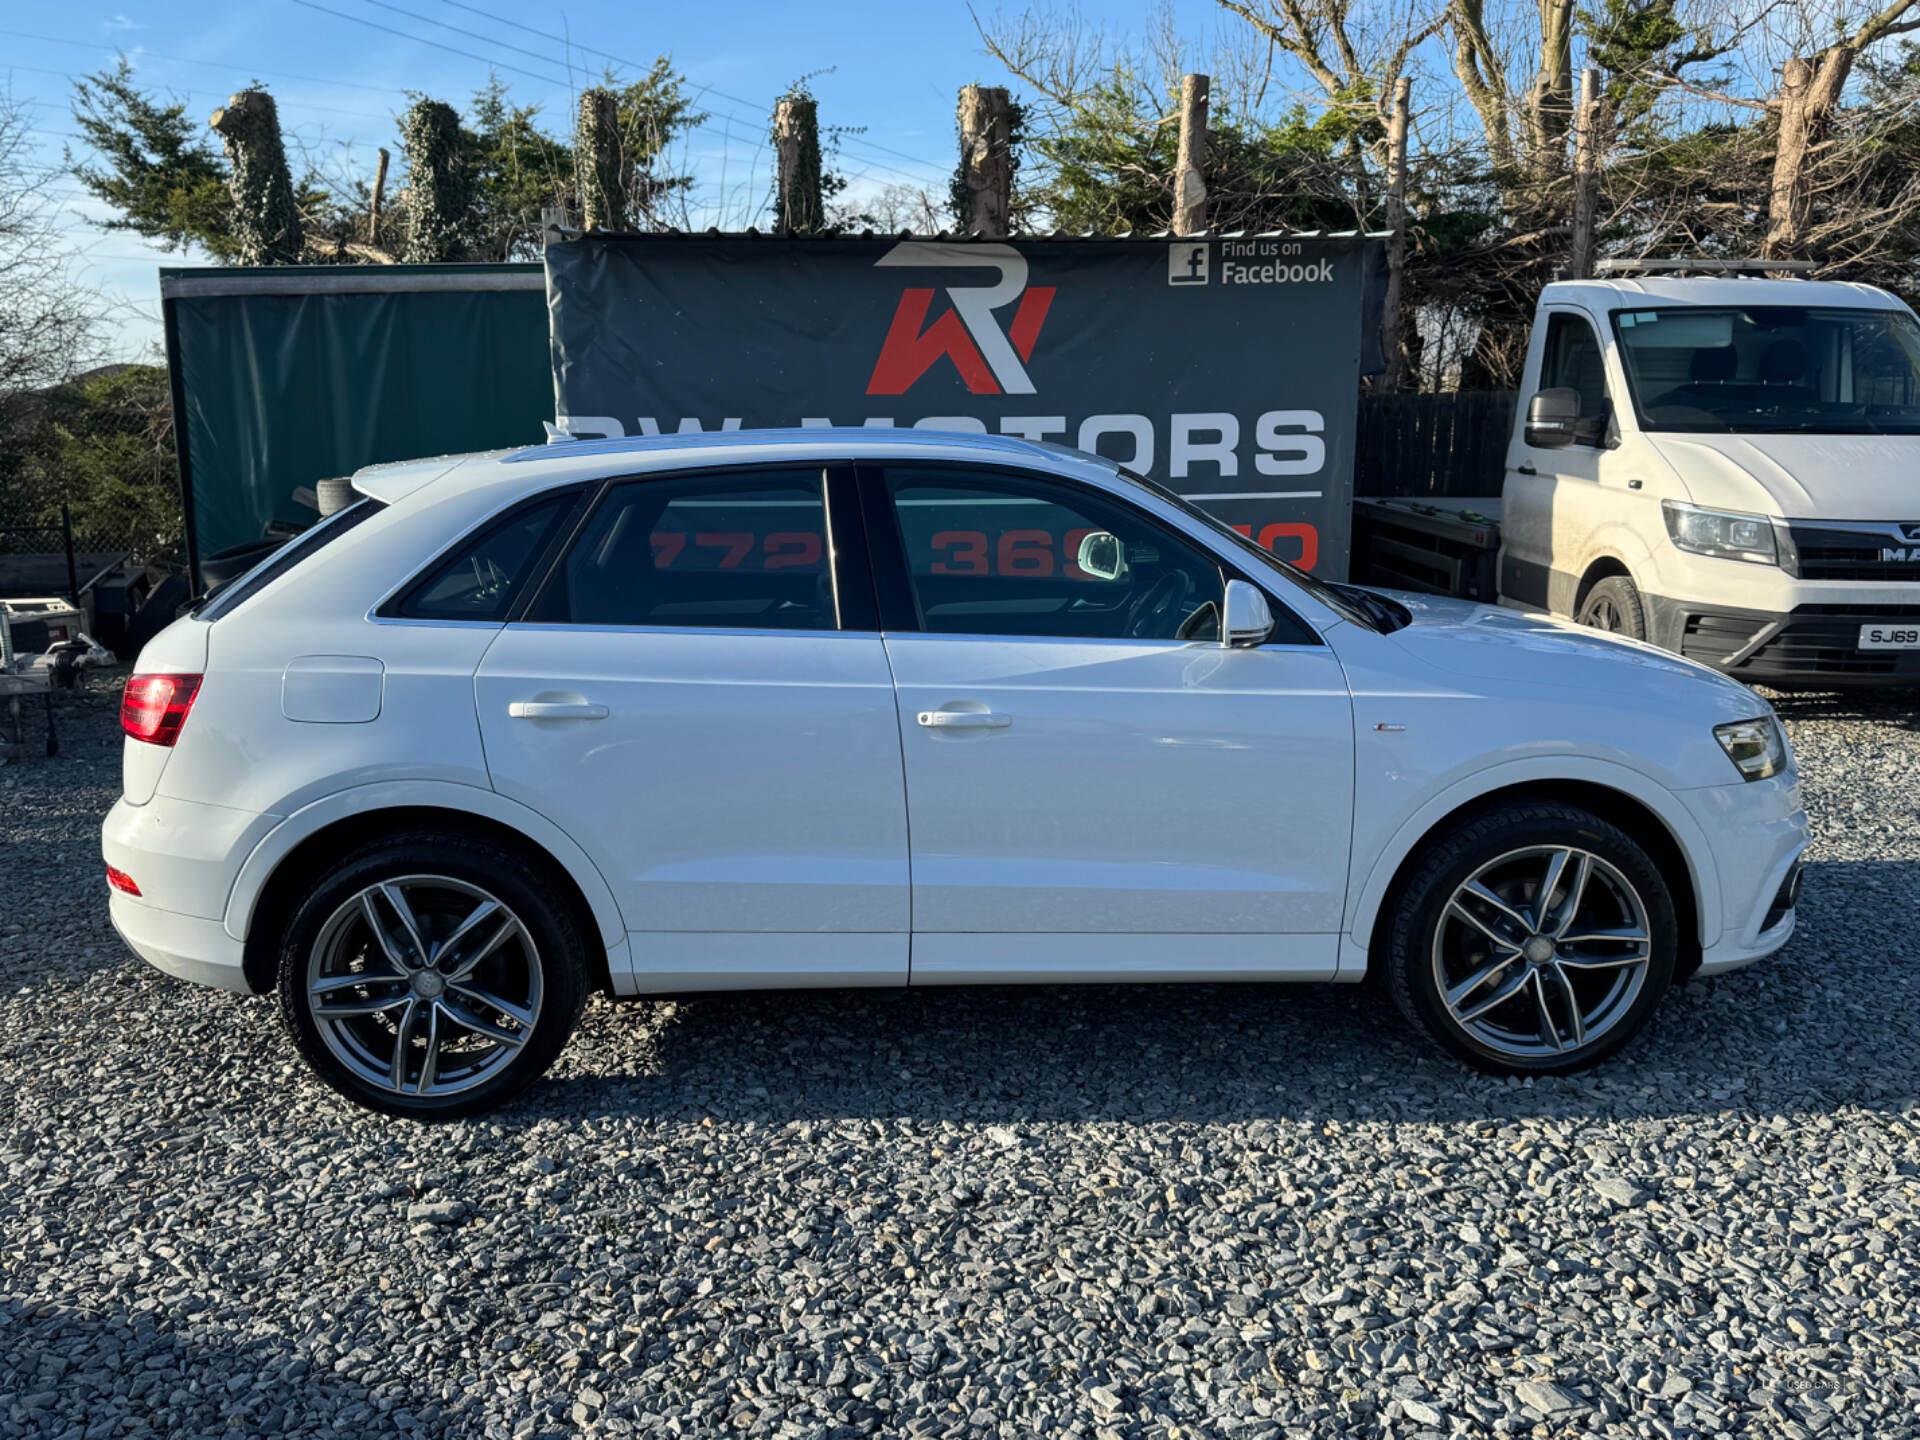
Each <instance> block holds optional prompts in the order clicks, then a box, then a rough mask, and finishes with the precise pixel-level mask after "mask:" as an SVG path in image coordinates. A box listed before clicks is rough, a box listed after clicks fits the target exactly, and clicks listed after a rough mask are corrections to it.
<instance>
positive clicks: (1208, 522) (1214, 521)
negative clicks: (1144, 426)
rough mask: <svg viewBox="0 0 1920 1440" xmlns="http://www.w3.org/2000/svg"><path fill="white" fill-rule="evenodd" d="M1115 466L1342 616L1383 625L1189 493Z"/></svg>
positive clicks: (1359, 622) (1371, 626)
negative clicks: (1207, 510) (1184, 493)
mask: <svg viewBox="0 0 1920 1440" xmlns="http://www.w3.org/2000/svg"><path fill="white" fill-rule="evenodd" d="M1114 469H1116V470H1118V471H1119V472H1120V473H1121V474H1122V475H1124V476H1125V477H1126V478H1127V479H1129V480H1131V481H1133V483H1134V484H1136V485H1138V486H1140V487H1141V488H1142V489H1144V490H1151V491H1152V492H1153V493H1154V494H1155V495H1158V496H1159V497H1160V498H1161V499H1162V500H1164V501H1166V502H1167V503H1168V504H1169V505H1174V506H1177V507H1179V509H1180V510H1182V511H1183V512H1184V513H1186V514H1188V515H1191V516H1192V517H1193V518H1194V519H1196V520H1198V521H1199V522H1200V523H1201V524H1202V525H1205V526H1206V527H1207V528H1208V529H1210V530H1212V531H1213V532H1214V533H1216V534H1218V535H1222V536H1225V537H1226V538H1227V539H1228V540H1231V541H1232V542H1233V543H1234V544H1235V545H1237V546H1239V547H1240V548H1241V549H1242V550H1244V551H1246V552H1247V553H1248V554H1249V555H1251V556H1253V557H1254V558H1255V559H1257V560H1259V561H1261V562H1262V563H1263V564H1265V565H1266V566H1267V567H1268V568H1269V569H1273V570H1278V571H1279V572H1280V573H1281V574H1282V575H1285V576H1286V577H1287V578H1288V579H1289V580H1291V581H1293V583H1294V584H1296V585H1298V586H1299V587H1300V588H1301V589H1303V590H1305V591H1306V592H1307V593H1308V594H1309V595H1311V596H1313V598H1314V599H1316V600H1318V601H1319V602H1320V603H1321V604H1322V605H1324V606H1326V607H1327V608H1328V609H1329V610H1331V611H1333V612H1334V613H1335V614H1337V615H1339V616H1341V617H1342V618H1343V619H1347V620H1351V621H1352V622H1353V623H1354V624H1356V625H1364V626H1366V627H1367V628H1368V629H1369V630H1378V629H1379V628H1380V626H1379V624H1378V623H1377V622H1376V621H1375V619H1374V618H1373V617H1372V616H1371V615H1369V614H1368V613H1367V612H1366V610H1365V609H1364V608H1363V607H1362V606H1360V605H1358V604H1356V603H1355V602H1354V601H1353V600H1352V599H1351V598H1350V597H1349V596H1347V595H1343V594H1342V593H1341V592H1340V591H1339V590H1338V589H1336V588H1335V587H1334V586H1331V585H1329V584H1327V583H1326V582H1325V581H1324V580H1316V579H1314V578H1313V576H1311V575H1309V574H1308V573H1307V572H1306V571H1304V570H1302V569H1301V568H1300V567H1299V566H1298V565H1294V564H1291V563H1289V562H1288V561H1285V560H1282V559H1281V558H1280V557H1279V556H1278V555H1276V554H1274V553H1273V552H1272V551H1271V550H1268V549H1267V548H1265V547H1264V546H1261V545H1256V544H1255V543H1254V542H1253V541H1252V540H1250V539H1248V538H1247V537H1246V536H1245V535H1242V534H1241V533H1240V532H1239V531H1238V530H1236V529H1234V528H1233V527H1232V526H1231V525H1229V524H1227V523H1226V522H1225V521H1223V520H1220V519H1218V518H1216V517H1215V516H1212V515H1209V514H1208V513H1207V512H1206V511H1205V510H1202V509H1201V508H1200V507H1199V506H1198V505H1195V504H1194V503H1193V502H1192V501H1191V500H1189V499H1187V497H1186V496H1184V495H1181V494H1178V493H1176V492H1175V491H1172V490H1169V489H1168V488H1167V487H1166V486H1164V485H1162V484H1161V483H1160V482H1159V481H1157V480H1149V479H1148V478H1147V477H1146V476H1144V475H1141V474H1138V473H1136V472H1135V471H1132V470H1129V469H1127V467H1126V466H1124V465H1116V466H1114Z"/></svg>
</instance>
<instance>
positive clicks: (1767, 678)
mask: <svg viewBox="0 0 1920 1440" xmlns="http://www.w3.org/2000/svg"><path fill="white" fill-rule="evenodd" d="M1643 598H1644V600H1645V602H1646V610H1647V623H1648V625H1649V626H1650V627H1651V629H1652V632H1653V633H1652V634H1650V635H1649V636H1648V637H1647V638H1648V639H1649V640H1651V641H1652V642H1653V643H1654V644H1656V645H1658V646H1660V647H1661V648H1662V649H1664V650H1672V651H1674V652H1675V653H1676V654H1680V655H1684V656H1685V657H1686V658H1687V659H1689V660H1698V661H1700V662H1701V663H1702V664H1705V665H1711V666H1712V667H1713V668H1714V669H1716V670H1722V671H1725V672H1726V673H1727V674H1729V675H1732V676H1733V677H1734V678H1735V679H1738V680H1748V681H1752V682H1754V683H1756V684H1761V685H1772V684H1786V685H1796V684H1798V685H1808V684H1814V685H1920V650H1862V649H1861V648H1860V644H1859V642H1860V627H1861V626H1862V625H1874V624H1881V625H1886V624H1901V625H1920V605H1855V604H1841V605H1798V606H1795V607H1794V608H1793V609H1791V610H1785V611H1770V610H1742V609H1737V608H1735V607H1733V606H1729V605H1714V604H1708V603H1706V602H1703V601H1699V600H1668V599H1666V598H1664V597H1662V596H1658V595H1647V596H1645V597H1643Z"/></svg>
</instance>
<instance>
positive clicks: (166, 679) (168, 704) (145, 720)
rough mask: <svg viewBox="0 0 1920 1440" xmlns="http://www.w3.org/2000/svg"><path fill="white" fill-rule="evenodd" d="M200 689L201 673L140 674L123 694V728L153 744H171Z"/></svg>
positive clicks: (132, 737) (134, 736) (121, 726)
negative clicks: (199, 674)
mask: <svg viewBox="0 0 1920 1440" xmlns="http://www.w3.org/2000/svg"><path fill="white" fill-rule="evenodd" d="M199 693H200V677H199V676H198V675H136V676H134V677H133V678H132V679H131V680H129V681H127V689H126V693H125V694H124V695H122V696H121V697H120V728H121V729H122V730H124V731H126V732H127V735H128V736H129V738H131V739H134V740H144V741H146V742H147V743H148V744H149V745H171V744H173V742H174V741H176V740H178V739H179V738H180V727H181V726H182V725H184V724H185V723H186V720H187V712H188V711H189V710H191V709H192V708H193V697H194V696H195V695H197V694H199Z"/></svg>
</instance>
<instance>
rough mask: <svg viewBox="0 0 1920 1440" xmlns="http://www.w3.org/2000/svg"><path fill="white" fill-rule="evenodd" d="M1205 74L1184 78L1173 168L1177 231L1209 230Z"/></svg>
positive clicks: (1206, 80) (1201, 232)
mask: <svg viewBox="0 0 1920 1440" xmlns="http://www.w3.org/2000/svg"><path fill="white" fill-rule="evenodd" d="M1210 89H1211V82H1210V81H1209V80H1208V78H1207V77H1206V76H1205V75H1182V76H1181V77H1180V150H1179V156H1178V158H1177V159H1176V160H1175V161H1174V167H1173V233H1174V234H1176V235H1204V234H1206V232H1207V176H1206V166H1207V96H1208V92H1209V90H1210Z"/></svg>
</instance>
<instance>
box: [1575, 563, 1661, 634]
mask: <svg viewBox="0 0 1920 1440" xmlns="http://www.w3.org/2000/svg"><path fill="white" fill-rule="evenodd" d="M1573 618H1574V619H1575V620H1577V621H1579V622H1580V623H1581V624H1582V625H1591V626H1592V627H1593V628H1594V629H1595V630H1608V631H1611V632H1612V633H1614V634H1615V635H1625V636H1626V637H1627V638H1628V639H1630V640H1644V639H1646V638H1647V612H1646V610H1645V609H1644V608H1643V607H1642V606H1641V604H1640V588H1639V587H1638V586H1637V585H1635V584H1634V583H1633V581H1631V580H1629V579H1628V578H1627V577H1626V576H1624V575H1609V576H1608V577H1607V578H1606V579H1604V580H1602V581H1600V583H1599V584H1597V585H1595V586H1594V587H1593V588H1592V589H1591V590H1589V591H1588V592H1587V598H1586V599H1584V600H1582V601H1581V602H1580V613H1579V614H1577V615H1575V616H1574V617H1573Z"/></svg>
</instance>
